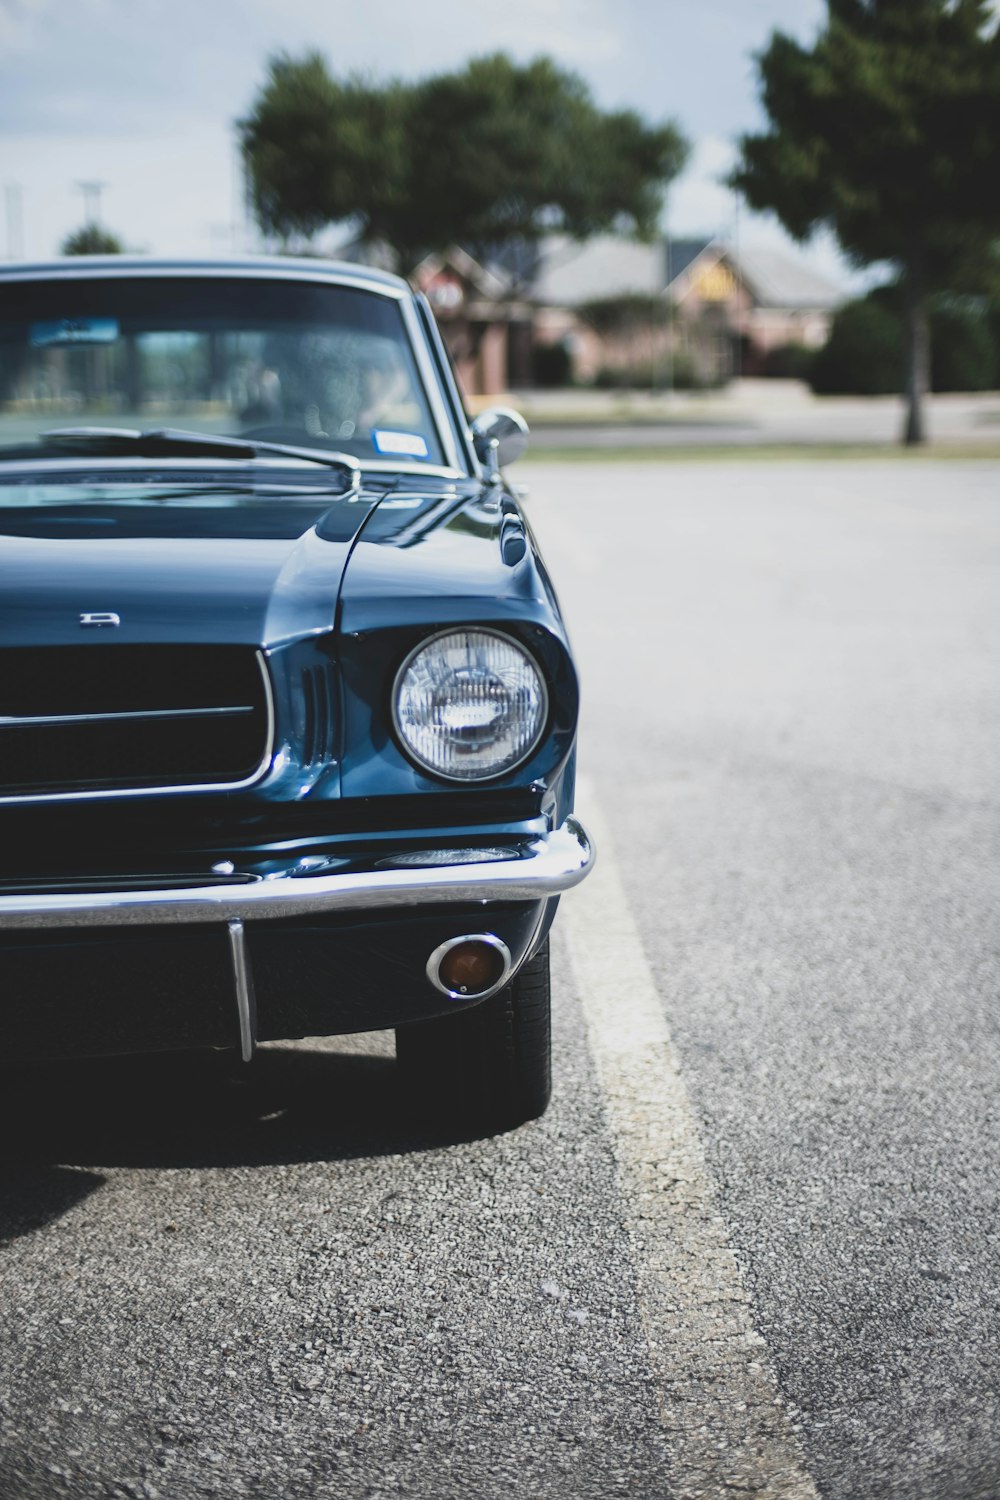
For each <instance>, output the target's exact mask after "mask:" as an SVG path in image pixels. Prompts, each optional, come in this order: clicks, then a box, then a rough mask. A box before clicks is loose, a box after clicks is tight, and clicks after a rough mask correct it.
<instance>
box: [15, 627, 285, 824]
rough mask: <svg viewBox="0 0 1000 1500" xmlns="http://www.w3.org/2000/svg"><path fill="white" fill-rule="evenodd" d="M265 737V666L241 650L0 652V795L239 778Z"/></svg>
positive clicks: (255, 766)
mask: <svg viewBox="0 0 1000 1500" xmlns="http://www.w3.org/2000/svg"><path fill="white" fill-rule="evenodd" d="M271 734H272V726H271V710H270V691H269V687H268V682H267V674H266V668H265V667H264V664H263V659H262V658H261V657H260V655H259V653H258V652H256V651H253V650H249V649H247V648H245V647H238V646H219V647H210V646H126V645H115V646H103V645H102V646H95V647H88V646H69V647H48V646H44V647H25V648H15V649H11V650H4V651H3V652H0V796H6V797H11V796H13V797H25V796H32V795H59V794H69V795H72V794H73V793H82V792H92V793H102V792H103V793H112V792H120V791H141V790H145V789H156V788H163V787H182V786H206V787H208V786H212V787H219V786H232V785H238V784H241V783H245V782H247V781H249V780H252V779H253V778H254V777H255V776H256V775H257V774H258V773H259V772H260V771H261V770H262V769H263V767H264V765H265V764H266V762H267V759H268V757H269V755H270V748H271V743H270V742H271Z"/></svg>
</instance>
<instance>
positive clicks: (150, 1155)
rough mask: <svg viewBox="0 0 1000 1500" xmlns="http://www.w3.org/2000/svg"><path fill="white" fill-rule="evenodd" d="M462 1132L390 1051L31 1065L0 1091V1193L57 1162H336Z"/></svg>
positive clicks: (450, 1138) (276, 1051) (269, 1051)
mask: <svg viewBox="0 0 1000 1500" xmlns="http://www.w3.org/2000/svg"><path fill="white" fill-rule="evenodd" d="M473 1138H474V1137H473V1136H472V1135H464V1136H463V1135H462V1134H461V1133H459V1132H456V1131H455V1130H454V1129H449V1127H448V1124H447V1121H444V1122H438V1121H436V1120H435V1119H434V1118H433V1116H427V1117H423V1118H422V1117H421V1116H420V1114H419V1112H418V1111H417V1110H415V1109H414V1107H413V1106H412V1105H411V1104H410V1103H409V1101H408V1100H407V1098H406V1096H405V1095H404V1093H403V1091H402V1089H401V1088H400V1086H399V1080H398V1077H397V1071H396V1063H395V1059H394V1058H393V1057H390V1056H365V1055H358V1054H357V1053H349V1054H344V1053H338V1052H333V1051H328V1050H307V1049H305V1048H299V1047H296V1046H294V1045H289V1046H277V1045H272V1046H269V1047H267V1048H266V1049H263V1050H262V1051H260V1052H258V1054H257V1056H256V1057H255V1059H254V1061H253V1063H251V1064H250V1065H249V1066H244V1065H243V1064H241V1063H239V1062H238V1061H235V1060H232V1059H230V1058H228V1057H225V1056H221V1055H216V1054H204V1055H197V1056H191V1055H185V1056H180V1055H176V1054H166V1055H163V1056H157V1057H148V1056H144V1057H120V1058H117V1057H116V1058H102V1059H88V1060H85V1061H74V1062H72V1063H56V1062H51V1063H33V1064H31V1065H30V1066H29V1065H27V1064H26V1065H24V1066H22V1067H21V1068H20V1069H19V1070H18V1071H17V1072H14V1071H13V1070H11V1071H9V1072H6V1075H5V1076H4V1079H3V1088H2V1090H0V1142H2V1143H3V1144H2V1145H0V1199H2V1197H3V1186H4V1183H5V1181H6V1180H7V1178H8V1177H9V1176H10V1175H11V1174H14V1176H16V1177H17V1179H18V1181H19V1182H21V1185H22V1188H23V1187H24V1184H25V1183H27V1182H28V1180H29V1179H30V1175H31V1172H32V1171H35V1172H36V1173H37V1174H38V1182H39V1192H40V1193H41V1192H42V1184H43V1183H44V1181H45V1180H46V1178H45V1172H46V1171H47V1172H49V1173H51V1171H52V1169H53V1168H54V1167H57V1166H58V1167H59V1168H67V1167H90V1168H94V1167H97V1168H101V1167H150V1168H161V1167H197V1168H211V1167H230V1166H255V1165H266V1164H276V1163H277V1164H280V1163H294V1162H304V1161H338V1160H348V1159H351V1158H354V1157H360V1156H383V1155H390V1154H391V1155H396V1154H401V1153H404V1152H416V1151H424V1150H431V1149H435V1148H437V1147H441V1146H445V1145H451V1144H455V1143H456V1142H457V1141H459V1140H463V1139H464V1140H470V1139H473ZM76 1175H77V1176H78V1175H79V1174H76ZM51 1186H52V1188H53V1191H55V1190H56V1188H58V1187H60V1186H62V1187H68V1186H70V1184H69V1183H68V1182H64V1180H63V1179H62V1178H59V1179H55V1180H53V1182H52V1184H51ZM67 1206H68V1205H67ZM0 1233H2V1221H0Z"/></svg>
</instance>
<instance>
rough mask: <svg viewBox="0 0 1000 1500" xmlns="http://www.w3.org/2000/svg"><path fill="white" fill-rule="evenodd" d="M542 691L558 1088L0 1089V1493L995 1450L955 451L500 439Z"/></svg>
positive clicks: (982, 1022) (650, 1473) (334, 1049)
mask: <svg viewBox="0 0 1000 1500" xmlns="http://www.w3.org/2000/svg"><path fill="white" fill-rule="evenodd" d="M516 473H517V477H518V479H519V480H522V479H523V480H524V481H525V482H526V483H527V484H528V486H529V488H530V491H531V498H530V499H529V501H528V505H529V509H530V515H531V519H532V523H533V525H534V527H535V529H536V531H537V533H538V535H539V537H540V539H541V541H542V544H543V547H544V549H545V551H546V556H547V558H548V560H549V562H550V564H551V567H552V570H553V573H554V574H555V577H556V580H557V583H558V586H559V590H560V594H561V596H562V601H563V604H564V607H565V610H566V613H567V615H568V617H569V620H570V625H571V630H572V634H573V636H574V640H575V644H576V646H577V650H578V653H579V657H580V662H581V668H582V672H583V678H584V687H585V722H584V730H583V735H584V738H583V750H582V767H583V773H584V777H583V779H584V786H583V794H582V799H581V811H582V813H583V816H584V818H585V819H586V818H587V817H588V816H589V817H590V819H591V821H592V822H593V823H594V825H595V827H596V828H597V829H598V830H599V834H600V840H601V859H600V863H599V866H598V870H597V871H596V872H595V874H594V876H593V878H592V880H591V881H590V882H588V883H587V885H585V886H584V887H582V888H581V890H580V891H578V892H576V893H573V894H571V895H570V896H568V897H567V898H566V900H565V903H564V909H563V911H562V913H561V914H560V918H559V920H558V922H557V927H556V933H555V939H554V966H555V976H556V979H555V1002H556V1017H557V1036H556V1059H555V1066H556V1098H555V1101H554V1104H553V1106H552V1108H551V1110H550V1112H549V1114H548V1115H547V1116H546V1117H545V1118H544V1120H542V1121H540V1122H537V1123H535V1124H533V1125H530V1126H527V1127H524V1128H523V1129H521V1130H519V1131H516V1132H513V1133H512V1134H510V1135H508V1136H505V1137H501V1138H499V1139H496V1140H477V1141H465V1142H459V1143H454V1142H449V1141H447V1140H446V1139H443V1138H441V1137H435V1136H430V1135H427V1134H426V1132H422V1131H421V1130H420V1129H418V1128H416V1127H415V1126H414V1125H413V1124H412V1122H411V1121H410V1120H408V1119H407V1118H406V1116H405V1114H404V1113H403V1111H402V1110H401V1107H400V1101H399V1098H398V1095H397V1091H396V1088H395V1074H394V1063H393V1059H392V1048H391V1040H390V1039H389V1038H387V1037H385V1036H373V1037H369V1038H363V1039H357V1040H353V1041H344V1040H337V1041H334V1042H331V1043H322V1044H311V1045H310V1044H301V1045H295V1046H291V1045H289V1046H272V1047H268V1048H265V1049H262V1052H261V1054H260V1055H259V1057H258V1059H257V1061H256V1062H255V1064H254V1065H253V1067H252V1069H251V1070H249V1072H247V1073H243V1072H241V1071H240V1070H239V1069H234V1070H229V1071H227V1072H226V1073H225V1074H224V1075H222V1076H220V1075H219V1074H218V1073H217V1072H216V1071H215V1069H214V1068H212V1067H210V1066H206V1067H199V1068H195V1067H193V1066H192V1065H191V1064H183V1063H172V1062H169V1061H167V1062H158V1063H150V1062H142V1063H139V1064H136V1063H131V1062H116V1063H106V1064H91V1065H87V1066H83V1065H77V1066H75V1067H72V1068H54V1067H47V1068H38V1069H33V1070H31V1071H30V1072H27V1073H24V1074H22V1075H21V1076H20V1077H19V1078H17V1079H16V1080H12V1081H9V1082H8V1085H7V1087H6V1088H5V1091H4V1094H3V1097H2V1098H0V1116H2V1124H3V1129H4V1139H5V1143H6V1144H5V1149H4V1152H3V1158H4V1160H3V1165H2V1167H0V1184H2V1188H3V1193H2V1198H0V1236H2V1238H3V1247H2V1250H0V1284H2V1287H0V1298H2V1301H0V1306H2V1308H3V1317H2V1322H0V1495H2V1496H3V1497H4V1500H39V1497H45V1500H48V1497H55V1496H64V1495H65V1496H71V1497H74V1500H75V1497H81V1500H89V1497H117V1496H121V1497H129V1500H143V1497H146V1500H155V1497H156V1496H160V1497H163V1500H167V1497H170V1500H187V1497H189V1496H190V1497H195V1496H202V1495H209V1496H220V1497H228V1496H231V1495H240V1496H243V1495H246V1496H252V1497H260V1500H265V1497H266V1500H272V1497H273V1500H284V1497H286V1496H288V1497H296V1500H297V1497H303V1500H305V1497H312V1496H317V1497H323V1500H325V1497H337V1500H382V1497H385V1500H388V1497H396V1496H401V1497H410V1500H452V1497H455V1500H458V1497H459V1496H462V1497H466V1496H469V1497H472V1500H494V1497H503V1496H518V1497H522V1496H524V1497H538V1500H542V1497H545V1500H548V1497H553V1500H564V1497H565V1500H604V1497H608V1496H616V1495H621V1496H635V1497H640V1500H654V1497H655V1500H669V1497H677V1500H681V1497H692V1500H693V1497H695V1496H709V1497H711V1496H721V1495H725V1494H732V1493H735V1492H740V1493H744V1494H756V1495H759V1496H775V1497H777V1496H782V1497H788V1500H791V1497H796V1500H811V1497H812V1496H814V1495H815V1494H819V1495H822V1496H824V1497H831V1500H834V1497H836V1500H867V1497H872V1500H876V1497H883V1496H885V1497H896V1496H899V1497H903V1496H906V1497H907V1500H912V1497H917V1496H919V1497H928V1500H935V1497H941V1500H951V1497H954V1500H959V1497H961V1500H988V1497H989V1500H992V1497H994V1496H996V1495H997V1494H998V1493H1000V1294H998V1285H1000V1278H998V1266H1000V1244H998V1237H1000V1231H998V1217H997V1198H998V1181H1000V1164H998V1161H997V1148H996V1141H997V1119H996V1115H997V1106H996V1097H997V1077H998V1072H1000V1020H998V1007H997V990H998V979H1000V954H998V949H1000V943H998V928H1000V923H998V918H997V909H998V901H997V897H998V894H1000V891H998V886H1000V837H998V833H1000V828H998V825H1000V819H998V816H997V811H998V808H997V804H998V800H1000V799H998V779H1000V778H998V765H997V761H998V755H997V744H998V729H1000V723H998V720H1000V694H998V678H997V670H996V662H997V656H998V650H997V648H998V645H1000V640H998V637H1000V466H998V465H996V464H991V463H987V462H970V463H964V462H962V463H959V462H948V463H935V462H934V461H932V460H926V461H922V462H920V463H917V464H913V463H901V464H898V465H897V464H894V463H893V462H892V461H891V460H886V459H882V460H880V461H878V462H877V463H871V464H863V463H859V464H855V463H853V462H847V461H841V462H838V463H837V464H835V465H823V464H821V463H817V462H803V463H795V462H784V463H781V464H778V465H771V464H768V463H765V462H763V461H758V462H755V463H753V464H749V465H747V466H745V467H743V468H740V467H738V466H735V465H734V464H733V463H732V462H731V461H730V462H728V463H726V464H721V465H719V466H713V465H711V464H707V463H697V464H691V465H686V464H683V463H680V462H678V461H676V460H675V461H672V462H671V463H670V464H667V465H663V466H659V465H656V464H654V463H644V464H635V465H629V464H623V465H614V464H610V463H602V464H600V465H594V466H592V467H588V466H587V465H586V464H572V465H569V464H567V465H557V464H555V463H552V462H549V463H546V464H545V465H544V466H542V465H540V466H538V467H537V468H536V469H532V468H531V466H530V464H528V463H525V464H524V465H523V466H519V467H518V470H517V471H516Z"/></svg>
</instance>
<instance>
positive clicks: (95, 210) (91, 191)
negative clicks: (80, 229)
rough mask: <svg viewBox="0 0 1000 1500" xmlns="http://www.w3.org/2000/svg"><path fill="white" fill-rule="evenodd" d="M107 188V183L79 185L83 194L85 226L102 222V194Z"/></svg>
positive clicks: (84, 183)
mask: <svg viewBox="0 0 1000 1500" xmlns="http://www.w3.org/2000/svg"><path fill="white" fill-rule="evenodd" d="M106 187H107V183H106V182H78V183H77V188H78V189H79V191H80V192H81V193H82V194H83V222H84V223H85V224H99V223H100V222H101V194H102V193H103V192H104V189H105V188H106Z"/></svg>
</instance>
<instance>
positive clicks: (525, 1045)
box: [396, 938, 552, 1130]
mask: <svg viewBox="0 0 1000 1500" xmlns="http://www.w3.org/2000/svg"><path fill="white" fill-rule="evenodd" d="M551 1036H552V1023H551V990H550V984H549V940H548V938H546V939H545V941H544V943H543V944H542V946H541V947H540V948H539V950H538V952H537V953H536V954H535V955H534V957H533V958H530V959H528V961H527V963H525V964H522V966H521V968H520V969H519V970H518V972H517V974H516V975H515V976H514V978H513V979H512V980H511V982H510V984H508V985H506V986H505V987H504V988H503V989H502V990H501V991H500V992H499V994H496V995H493V996H491V998H490V999H489V1000H483V1001H481V1002H480V1004H479V1005H476V1006H474V1007H471V1008H470V1009H469V1010H462V1011H459V1012H458V1013H457V1014H455V1015H450V1016H438V1017H435V1019H434V1020H432V1021H415V1022H411V1023H410V1025H408V1026H398V1027H397V1028H396V1058H397V1061H398V1064H399V1070H400V1073H401V1075H402V1080H403V1083H404V1085H405V1087H406V1088H407V1090H408V1092H409V1094H410V1097H411V1099H412V1100H413V1102H414V1104H415V1105H416V1107H417V1109H418V1110H419V1112H420V1113H423V1114H435V1115H438V1116H442V1115H444V1116H446V1117H447V1118H448V1119H449V1120H450V1121H452V1122H453V1123H454V1124H456V1125H458V1126H460V1127H461V1128H463V1129H471V1130H478V1129H487V1130H511V1129H513V1128H514V1126H516V1125H523V1124H524V1122H525V1121H526V1120H535V1119H537V1118H538V1116H539V1115H542V1114H544V1113H545V1108H546V1106H547V1104H548V1102H549V1097H550V1095H551V1092H552V1060H551V1052H552V1044H551Z"/></svg>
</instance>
